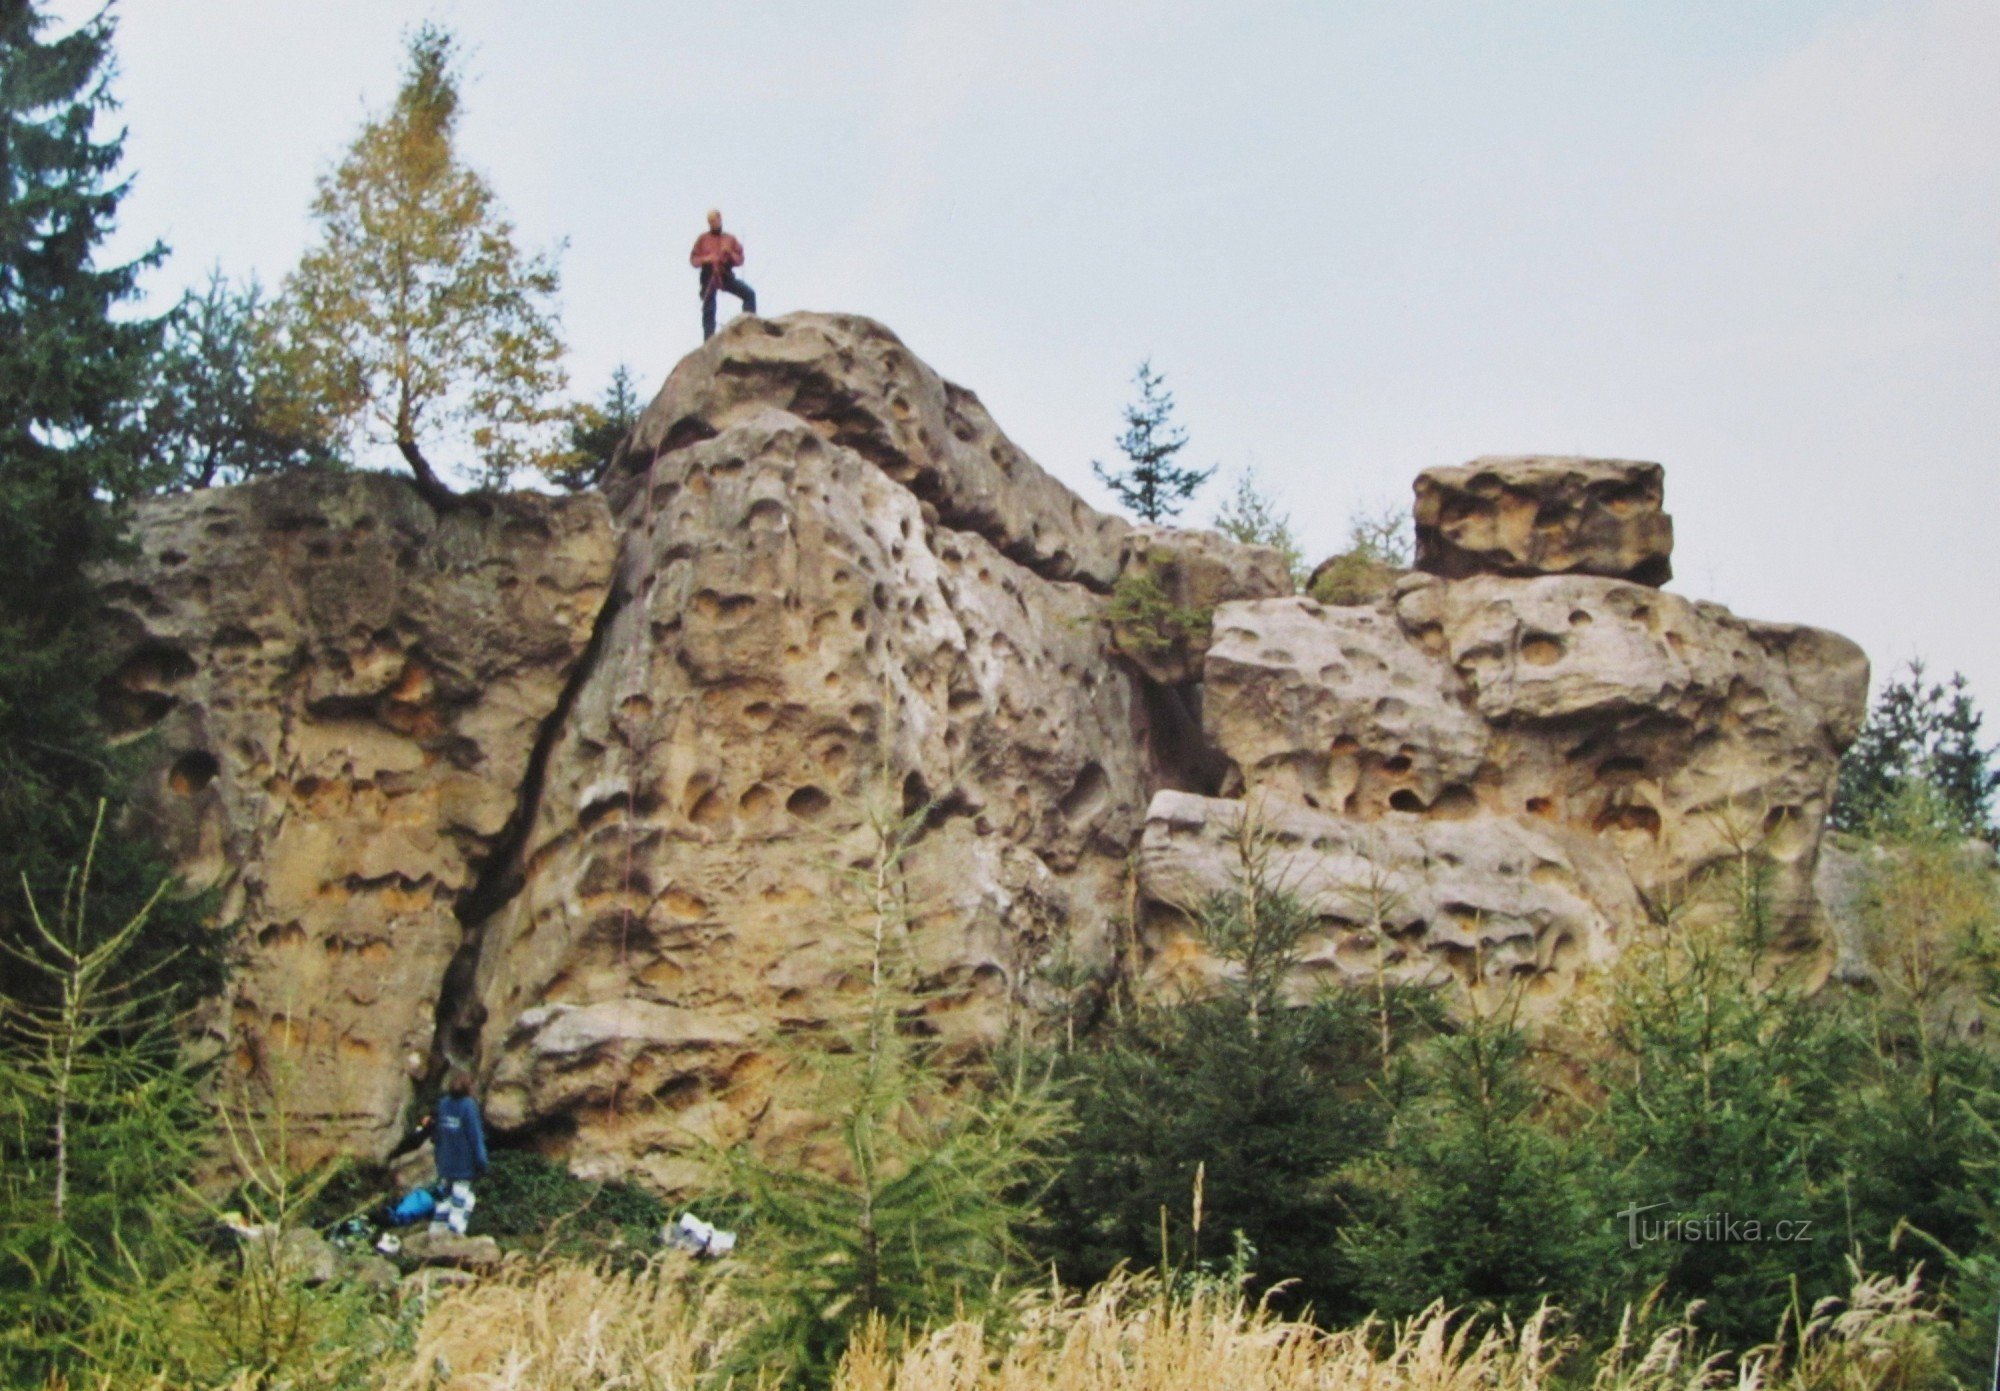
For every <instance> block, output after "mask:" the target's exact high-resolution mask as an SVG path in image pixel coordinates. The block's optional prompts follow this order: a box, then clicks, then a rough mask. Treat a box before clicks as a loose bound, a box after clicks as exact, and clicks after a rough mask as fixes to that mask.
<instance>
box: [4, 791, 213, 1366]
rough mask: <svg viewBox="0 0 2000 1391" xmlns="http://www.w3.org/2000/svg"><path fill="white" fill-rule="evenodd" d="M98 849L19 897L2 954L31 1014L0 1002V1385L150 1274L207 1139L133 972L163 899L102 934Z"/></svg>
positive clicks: (54, 1353)
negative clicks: (119, 1285)
mask: <svg viewBox="0 0 2000 1391" xmlns="http://www.w3.org/2000/svg"><path fill="white" fill-rule="evenodd" d="M98 815H99V828H100V829H101V820H102V816H103V808H102V806H100V807H99V811H98ZM101 841H102V837H101V836H100V835H99V834H98V833H97V832H96V831H94V832H93V834H92V837H91V840H90V842H89V844H88V847H87V848H86V850H85V854H84V859H83V863H82V865H81V866H80V868H79V869H77V870H76V871H75V873H74V874H73V875H72V876H71V877H70V879H69V881H68V883H67V884H66V885H65V886H64V887H63V889H62V892H61V896H60V898H59V900H58V901H57V902H56V903H53V904H50V903H45V902H43V901H42V900H41V899H39V898H37V897H36V896H34V895H33V894H29V895H27V896H26V911H27V917H28V922H29V924H30V927H31V935H30V936H28V937H27V938H26V939H25V940H21V941H16V942H8V943H5V944H4V947H5V949H4V951H0V964H4V965H5V967H6V969H7V971H8V973H9V974H11V975H19V976H24V977H27V978H29V979H31V980H32V982H33V983H34V986H35V988H33V989H29V990H23V991H21V992H19V993H20V994H21V995H23V996H25V997H27V999H28V1000H29V1001H31V1002H30V1003H13V1004H11V1005H9V1004H5V1003H4V1002H0V1330H5V1331H4V1332H0V1371H5V1372H11V1373H21V1372H24V1371H26V1372H30V1373H31V1374H33V1375H34V1376H36V1377H39V1376H42V1375H47V1374H48V1373H49V1372H50V1371H51V1370H52V1369H54V1368H55V1367H56V1366H58V1365H59V1363H60V1360H61V1358H62V1356H63V1355H64V1352H65V1349H66V1348H67V1347H68V1346H69V1345H70V1344H71V1342H72V1341H73V1339H74V1338H75V1336H76V1334H77V1332H78V1330H79V1329H80V1328H82V1327H83V1326H84V1325H85V1324H86V1323H88V1321H89V1319H90V1316H91V1313H92V1305H93V1301H94V1299H95V1297H96V1296H97V1294H98V1293H99V1288H100V1287H101V1286H103V1285H104V1284H106V1283H107V1282H116V1281H119V1280H122V1279H125V1278H127V1277H130V1276H138V1277H139V1278H142V1279H143V1278H145V1277H147V1276H149V1275H150V1274H152V1273H153V1272H152V1271H151V1270H149V1269H148V1268H147V1263H148V1260H149V1258H150V1257H151V1256H152V1255H153V1254H154V1253H155V1252H156V1251H157V1249H159V1248H160V1246H161V1245H162V1244H163V1243H162V1240H161V1238H162V1235H163V1233H164V1231H165V1229H166V1228H167V1227H168V1225H169V1224H170V1222H171V1220H172V1217H173V1216H174V1213H175V1212H176V1210H177V1208H178V1206H179V1204H178V1199H179V1197H180V1194H181V1192H182V1188H181V1185H183V1184H184V1183H185V1182H186V1180H187V1178H188V1176H189V1174H190V1172H191V1170H192V1168H193V1165H194V1162H195V1159H196V1155H197V1150H198V1146H199V1140H198V1137H199V1136H200V1135H201V1134H202V1133H203V1130H204V1125H203V1122H204V1119H205V1113H204V1108H203V1107H202V1105H201V1101H200V1098H199V1094H198V1091H197V1086H196V1079H195V1076H194V1074H193V1072H192V1071H191V1070H190V1069H189V1067H188V1066H187V1064H186V1063H185V1061H184V1060H183V1056H182V1051H181V1048H180V1041H179V1040H178V1039H177V1038H176V1037H175V1035H174V1032H173V1030H172V1027H171V1023H172V1019H173V1013H172V1008H171V1001H172V996H173V993H174V992H173V990H172V988H171V986H170V985H167V984H163V983H162V980H161V977H160V975H159V974H158V973H157V972H155V973H154V975H153V978H152V979H151V980H148V979H147V978H146V973H144V972H143V971H136V970H135V969H134V966H133V960H134V957H135V956H136V948H137V946H138V944H139V943H140V941H141V939H142V936H143V934H144V933H145V931H146V929H147V919H148V915H149V913H150V912H151V910H152V908H153V907H154V904H155V903H156V902H157V901H158V899H159V897H160V893H161V891H162V890H163V889H164V887H165V886H164V885H161V886H160V888H159V889H156V890H155V891H154V895H153V898H152V900H149V901H147V902H145V903H143V904H141V905H140V907H139V909H138V910H137V911H136V912H134V913H133V914H132V916H131V917H130V918H128V919H126V920H125V921H124V922H123V923H122V924H120V925H116V926H107V925H106V923H105V922H104V921H103V916H102V913H101V911H100V907H99V905H98V904H96V903H95V902H94V901H93V898H92V890H93V877H94V876H93V872H92V871H93V868H94V864H93V860H94V855H95V851H96V850H97V848H98V846H99V844H100V843H101ZM0 1379H5V1380H7V1384H10V1385H12V1384H17V1383H16V1382H14V1381H13V1380H12V1379H11V1378H0ZM18 1384H39V1381H35V1382H33V1383H25V1382H24V1383H18Z"/></svg>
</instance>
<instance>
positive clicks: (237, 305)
mask: <svg viewBox="0 0 2000 1391" xmlns="http://www.w3.org/2000/svg"><path fill="white" fill-rule="evenodd" d="M282 347H283V345H282V343H281V341H280V327H279V324H278V322H277V319H276V316H275V314H274V313H273V312H272V309H271V306H270V305H269V304H268V303H267V302H266V301H265V299H264V295H263V291H262V289H261V288H260V287H259V286H258V284H257V282H256V281H254V280H252V281H250V282H249V283H248V284H245V285H241V286H237V285H232V284H230V282H229V281H228V280H227V279H225V278H224V277H223V275H222V274H221V273H220V272H219V271H218V272H216V273H214V274H212V275H211V276H210V277H209V281H208V285H207V287H206V288H205V289H203V290H202V291H201V292H200V293H199V294H197V293H194V292H193V291H190V292H189V293H188V294H187V295H185V296H184V297H183V298H182V300H181V302H180V304H179V306H178V307H177V308H176V309H175V310H174V312H173V313H172V314H171V315H169V316H168V318H167V322H166V338H165V341H164V342H163V343H162V344H161V347H160V351H159V354H158V356H157V358H156V359H155V363H154V376H153V381H152V384H151V387H150V389H149V390H148V392H147V396H148V399H147V402H146V408H145V438H146V444H147V448H148V450H149V451H150V453H151V458H152V462H153V464H154V469H155V477H156V479H157V484H158V486H161V487H167V488H206V487H210V486H212V485H215V484H223V483H241V482H243V481H244V480H246V479H250V478H255V477H258V476H259V475H261V474H266V473H276V472H278V471H280V470H282V469H289V468H309V467H328V466H337V465H338V464H340V463H341V462H343V460H342V456H341V451H340V447H339V442H338V441H337V440H334V439H331V438H328V437H326V436H324V435H322V434H320V433H318V427H320V426H321V425H323V424H324V421H323V420H322V419H321V418H320V416H319V414H318V412H317V411H316V410H315V409H314V408H313V403H312V402H310V401H308V400H306V399H304V398H303V397H302V395H301V394H300V393H299V391H298V389H297V387H296V385H295V383H294V381H293V378H292V375H291V372H290V371H289V370H288V367H287V364H286V362H285V360H284V354H283V351H282Z"/></svg>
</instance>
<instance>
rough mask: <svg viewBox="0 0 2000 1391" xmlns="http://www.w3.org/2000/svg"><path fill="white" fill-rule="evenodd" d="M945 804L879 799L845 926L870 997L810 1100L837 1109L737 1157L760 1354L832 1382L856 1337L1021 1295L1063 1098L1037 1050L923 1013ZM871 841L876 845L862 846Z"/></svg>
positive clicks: (842, 1027)
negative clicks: (966, 1038)
mask: <svg viewBox="0 0 2000 1391" xmlns="http://www.w3.org/2000/svg"><path fill="white" fill-rule="evenodd" d="M933 810H934V807H933V806H931V805H920V806H917V807H915V808H913V809H909V810H901V809H897V808H892V807H891V805H890V804H889V801H888V799H886V798H884V799H880V800H878V801H876V802H874V803H871V804H870V805H868V806H867V807H866V808H864V813H865V818H864V826H863V828H862V831H861V840H862V842H863V843H862V844H860V845H859V846H856V847H849V851H848V853H847V854H844V855H843V857H842V858H843V861H844V863H845V865H846V868H844V869H843V870H841V871H840V873H839V875H838V880H837V882H838V886H839V887H838V894H837V897H836V900H835V902H834V903H833V904H832V905H831V908H832V920H831V921H829V923H828V931H829V933H830V934H831V935H832V936H833V937H834V938H835V939H836V940H844V941H845V942H846V943H847V944H848V952H847V965H848V968H849V970H850V972H851V977H850V978H851V979H853V980H854V982H855V984H856V986H857V992H856V995H855V1002H854V1006H853V1009H852V1011H851V1012H850V1013H848V1014H847V1015H846V1016H845V1017H842V1018H839V1019H837V1020H835V1021H833V1022H832V1024H831V1025H830V1026H829V1027H828V1028H826V1029H825V1030H822V1031H819V1032H817V1033H816V1034H815V1035H814V1036H812V1037H811V1038H809V1039H806V1040H802V1041H800V1042H799V1043H798V1044H796V1045H795V1046H794V1047H793V1049H792V1050H791V1056H790V1058H789V1062H788V1069H787V1071H788V1074H789V1081H790V1084H791V1085H792V1087H793V1088H794V1092H793V1099H794V1100H795V1101H797V1102H800V1103H803V1104H805V1105H806V1106H807V1109H808V1110H809V1111H810V1113H811V1114H812V1115H814V1116H817V1117H820V1118H822V1119H823V1120H824V1122H825V1125H826V1127H827V1129H826V1131H824V1132H822V1133H821V1134H819V1135H817V1136H816V1137H815V1139H814V1142H813V1143H808V1144H806V1145H804V1146H801V1147H796V1148H794V1149H792V1150H790V1151H788V1152H781V1153H776V1154H769V1155H764V1156H758V1155H755V1154H752V1153H749V1152H748V1151H745V1150H739V1151H737V1152H735V1153H734V1154H733V1155H732V1156H731V1158H730V1162H729V1165H728V1169H729V1173H730V1176H731V1180H732V1188H733V1189H734V1191H735V1193H736V1194H737V1195H739V1197H740V1198H741V1199H742V1200H743V1201H744V1202H745V1203H746V1204H747V1207H748V1230H747V1231H746V1233H745V1241H746V1242H747V1243H748V1244H749V1246H750V1247H751V1248H752V1249H753V1250H754V1251H755V1253H756V1259H755V1265H754V1267H753V1269H752V1272H751V1274H750V1277H749V1281H748V1283H749V1287H750V1288H751V1289H752V1290H753V1292H754V1293H755V1295H756V1296H757V1298H758V1300H759V1302H760V1304H761V1318H760V1321H759V1323H758V1324H757V1326H756V1327H755V1328H754V1329H753V1330H752V1331H751V1333H750V1334H749V1336H748V1337H747V1339H746V1341H745V1343H744V1344H743V1352H744V1357H745V1359H746V1365H748V1366H754V1367H756V1368H758V1369H759V1370H762V1371H770V1370H778V1371H781V1372H782V1373H785V1374H789V1375H791V1376H794V1377H797V1378H799V1379H800V1380H801V1381H802V1382H803V1383H804V1384H807V1385H816V1386H817V1385H825V1384H827V1383H828V1382H829V1381H830V1380H831V1379H832V1375H833V1372H834V1369H835V1368H836V1367H837V1365H838V1364H839V1360H840V1356H841V1354H842V1352H843V1351H844V1350H845V1348H846V1346H847V1343H848V1340H849V1338H850V1337H851V1336H852V1335H853V1334H854V1333H855V1332H856V1331H857V1330H859V1329H861V1328H863V1327H866V1326H870V1325H872V1324H877V1323H879V1324H881V1325H884V1326H886V1327H887V1328H889V1329H890V1330H893V1331H895V1332H896V1333H897V1334H898V1335H899V1336H900V1335H901V1334H902V1333H907V1332H909V1331H912V1330H917V1329H921V1328H923V1327H925V1326H926V1325H927V1324H929V1323H932V1322H934V1321H936V1320H939V1319H942V1318H945V1317H948V1316H950V1315H952V1314H953V1313H954V1312H957V1311H961V1310H962V1311H966V1312H973V1313H977V1312H980V1311H987V1310H995V1309H998V1308H1000V1307H1002V1306H1003V1303H1004V1299H1005V1297H1006V1296H1007V1295H1008V1294H1009V1293H1011V1290H1012V1286H1011V1284H1010V1281H1009V1277H1010V1275H1011V1274H1012V1273H1013V1271H1014V1270H1015V1269H1016V1265H1017V1262H1018V1261H1019V1258H1020V1256H1021V1254H1022V1252H1021V1248H1020V1246H1019V1244H1018V1240H1017V1236H1016V1232H1017V1230H1018V1229H1019V1228H1020V1227H1021V1226H1022V1225H1023V1224H1024V1223H1025V1221H1026V1220H1027V1219H1028V1217H1029V1216H1030V1215H1031V1213H1032V1212H1033V1196H1034V1193H1035V1191H1036V1189H1037V1188H1038V1187H1039V1183H1038V1181H1037V1179H1038V1174H1039V1173H1040V1171H1041V1169H1042V1167H1043V1164H1044V1161H1043V1159H1042V1155H1043V1153H1044V1151H1045V1149H1046V1148H1047V1146H1048V1145H1049V1144H1050V1143H1051V1142H1052V1141H1053V1140H1054V1138H1055V1136H1056V1135H1057V1133H1058V1132H1059V1130H1060V1128H1061V1125H1062V1113H1061V1110H1060V1107H1059V1106H1058V1105H1057V1104H1056V1103H1055V1102H1054V1100H1053V1099H1052V1097H1051V1095H1050V1093H1049V1091H1048V1088H1047V1086H1046V1085H1045V1083H1044V1082H1043V1080H1042V1079H1041V1078H1040V1077H1039V1075H1038V1074H1036V1073H1034V1072H1033V1071H1031V1070H1030V1069H1029V1068H1028V1067H1027V1066H1026V1063H1025V1060H1021V1059H1017V1060H1016V1064H1015V1065H1014V1066H1012V1067H1003V1068H999V1069H989V1068H983V1067H979V1066H975V1065H973V1064H972V1063H970V1062H969V1061H968V1060H959V1061H957V1062H954V1060H953V1059H952V1058H951V1056H950V1054H949V1053H948V1052H947V1050H946V1048H945V1046H944V1044H943V1043H942V1042H941V1041H940V1040H939V1039H938V1038H936V1037H935V1036H932V1035H928V1034H926V1033H923V1032H919V1027H918V1026H919V1021H921V1019H922V1017H923V1014H924V1013H925V1009H926V1006H927V1005H928V1004H929V1003H930V1002H931V1000H932V999H933V997H934V996H935V994H936V992H935V989H934V988H929V987H927V986H926V985H925V984H924V982H923V978H922V973H921V971H920V970H919V968H918V965H917V963H916V960H915V958H914V957H913V955H912V942H911V929H912V923H913V921H914V918H915V916H916V915H917V913H916V909H915V908H914V907H913V905H912V903H911V890H910V886H909V884H908V882H907V878H906V875H905V861H906V859H907V857H908V854H909V851H910V849H911V847H912V846H913V845H914V844H915V842H916V839H917V837H918V836H919V835H920V834H921V833H922V831H923V828H924V827H925V825H926V824H927V822H928V820H929V818H930V815H931V813H932V811H933ZM856 851H858V853H855V852H856Z"/></svg>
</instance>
